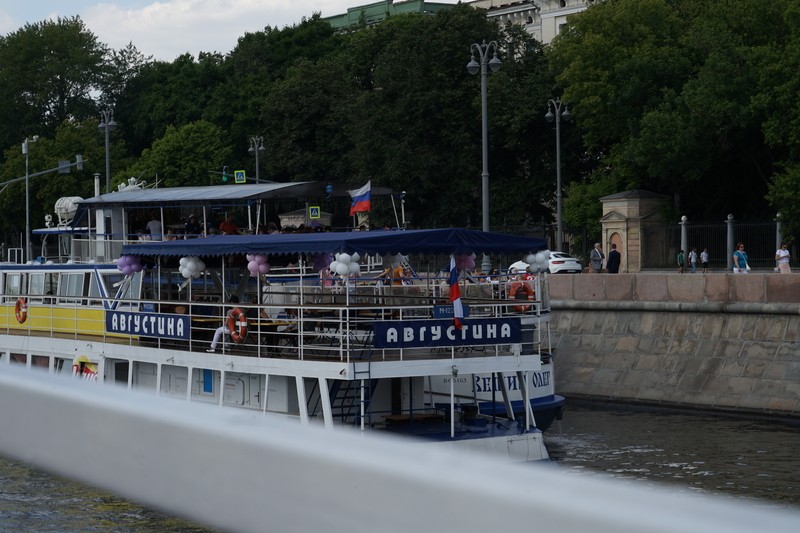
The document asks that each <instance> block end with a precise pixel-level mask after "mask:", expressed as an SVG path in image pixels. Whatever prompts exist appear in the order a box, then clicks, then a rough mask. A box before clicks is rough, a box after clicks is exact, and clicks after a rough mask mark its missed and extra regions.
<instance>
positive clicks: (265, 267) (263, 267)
mask: <svg viewBox="0 0 800 533" xmlns="http://www.w3.org/2000/svg"><path fill="white" fill-rule="evenodd" d="M258 273H259V274H269V263H261V264H260V265H258Z"/></svg>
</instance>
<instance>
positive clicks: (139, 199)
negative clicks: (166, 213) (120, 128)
mask: <svg viewBox="0 0 800 533" xmlns="http://www.w3.org/2000/svg"><path fill="white" fill-rule="evenodd" d="M326 186H330V187H331V189H332V190H331V192H330V193H326V191H325V187H326ZM348 188H351V189H352V188H354V186H352V185H349V186H348V185H345V184H341V183H326V182H322V181H300V182H291V183H260V184H243V185H211V186H209V185H204V186H198V187H164V188H160V189H156V188H153V189H147V188H145V189H141V188H134V189H125V190H122V191H113V192H110V193H107V194H101V195H100V196H95V197H93V198H87V199H86V200H80V201H78V202H77V203H78V205H79V206H81V207H83V208H84V209H85V208H87V207H92V208H95V207H103V206H124V207H136V206H185V205H187V204H191V205H202V204H209V203H213V202H235V203H247V202H253V201H257V200H267V199H276V198H293V199H298V198H300V199H302V198H306V197H309V198H311V197H313V198H316V197H325V196H326V195H329V196H331V197H349V194H348V193H347V189H348ZM371 192H372V194H373V195H375V196H383V195H388V194H391V192H392V191H391V189H389V188H387V187H373V188H372V191H371Z"/></svg>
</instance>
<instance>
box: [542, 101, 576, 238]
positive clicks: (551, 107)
mask: <svg viewBox="0 0 800 533" xmlns="http://www.w3.org/2000/svg"><path fill="white" fill-rule="evenodd" d="M561 105H562V102H561V99H560V98H556V99H555V100H552V99H551V100H548V101H547V114H546V115H545V116H544V118H546V119H547V122H553V119H555V121H556V250H557V251H559V252H561V251H563V250H562V249H561V248H562V247H563V243H564V234H563V228H562V224H561V118H562V117H563V118H564V120H565V121H567V122H569V119H571V118H572V115H571V114H570V112H569V106H567V105H565V106H564V110H563V111H562V110H561ZM554 111H555V113H554Z"/></svg>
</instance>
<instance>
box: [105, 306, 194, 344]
mask: <svg viewBox="0 0 800 533" xmlns="http://www.w3.org/2000/svg"><path fill="white" fill-rule="evenodd" d="M190 330H191V328H190V326H189V317H188V316H183V315H170V314H164V313H131V312H126V311H106V332H107V333H121V334H125V335H142V336H145V337H159V338H163V339H187V340H188V339H189V332H190Z"/></svg>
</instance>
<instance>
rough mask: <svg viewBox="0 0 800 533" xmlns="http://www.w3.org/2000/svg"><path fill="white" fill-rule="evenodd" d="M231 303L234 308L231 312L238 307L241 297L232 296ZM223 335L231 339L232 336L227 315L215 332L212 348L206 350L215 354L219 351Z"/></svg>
mask: <svg viewBox="0 0 800 533" xmlns="http://www.w3.org/2000/svg"><path fill="white" fill-rule="evenodd" d="M229 302H230V303H231V304H233V306H232V307H231V311H232V310H233V309H234V308H235V307H236V304H238V303H239V297H238V296H236V295H235V294H232V295H231V297H230V300H229ZM223 335H224V336H226V337H230V336H231V330H230V328H229V327H228V314H227V313H226V314H225V317H224V318H223V323H222V325H221V326H220V327H218V328H217V329H216V331H214V338H213V339H212V340H211V347H210V348H209V349H208V350H206V351H207V352H208V353H214V352H216V351H217V344H219V341H220V339H222V337H223Z"/></svg>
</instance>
